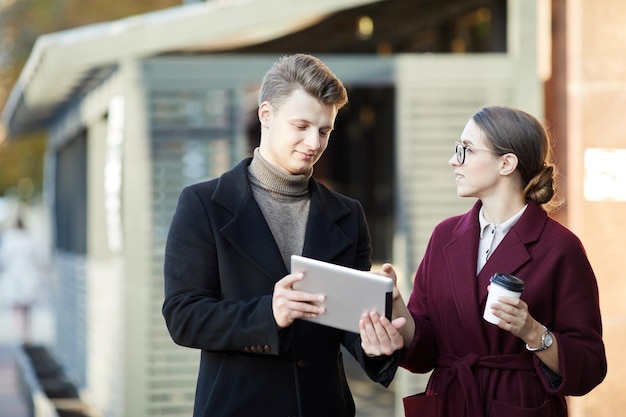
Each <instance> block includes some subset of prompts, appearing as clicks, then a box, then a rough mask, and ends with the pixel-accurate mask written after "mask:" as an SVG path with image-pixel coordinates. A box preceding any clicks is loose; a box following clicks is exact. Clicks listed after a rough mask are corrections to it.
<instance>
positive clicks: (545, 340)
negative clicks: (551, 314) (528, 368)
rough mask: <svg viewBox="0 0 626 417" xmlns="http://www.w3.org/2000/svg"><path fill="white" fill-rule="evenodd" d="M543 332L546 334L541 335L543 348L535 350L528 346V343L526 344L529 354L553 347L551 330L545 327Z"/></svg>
mask: <svg viewBox="0 0 626 417" xmlns="http://www.w3.org/2000/svg"><path fill="white" fill-rule="evenodd" d="M543 330H544V332H543V334H542V335H541V346H539V347H536V348H534V347H530V346H528V343H526V350H528V351H529V352H542V351H544V350H546V349H548V348H549V347H550V346H552V341H553V339H552V333H550V330H548V328H547V327H546V326H543Z"/></svg>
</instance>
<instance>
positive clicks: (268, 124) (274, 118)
mask: <svg viewBox="0 0 626 417" xmlns="http://www.w3.org/2000/svg"><path fill="white" fill-rule="evenodd" d="M336 116H337V110H336V108H335V106H334V105H327V104H322V103H320V102H319V101H318V100H317V99H316V98H314V97H312V96H311V95H309V94H308V93H305V92H304V91H303V90H300V89H298V90H295V91H294V92H293V93H292V94H291V95H290V96H289V97H287V98H286V99H285V100H284V101H283V103H282V104H281V106H280V108H278V109H276V108H275V107H273V106H272V104H271V103H270V102H268V101H264V102H263V103H261V105H260V106H259V120H260V122H261V145H260V152H261V156H263V158H265V160H267V161H268V162H269V163H271V164H272V165H274V166H276V167H278V168H280V169H282V170H283V171H285V172H288V173H289V174H293V175H295V174H301V173H304V172H307V171H308V170H309V169H310V168H311V167H313V165H314V164H315V163H316V162H317V161H318V160H319V159H320V157H321V156H322V154H323V153H324V150H326V146H327V145H328V139H329V138H330V132H332V130H333V126H334V123H335V117H336Z"/></svg>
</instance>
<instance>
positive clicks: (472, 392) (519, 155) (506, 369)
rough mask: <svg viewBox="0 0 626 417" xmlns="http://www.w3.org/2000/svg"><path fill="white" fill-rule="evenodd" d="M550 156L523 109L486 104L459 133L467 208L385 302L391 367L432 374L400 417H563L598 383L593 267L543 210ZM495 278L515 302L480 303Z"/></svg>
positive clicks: (549, 188)
mask: <svg viewBox="0 0 626 417" xmlns="http://www.w3.org/2000/svg"><path fill="white" fill-rule="evenodd" d="M549 158H550V144H549V138H548V134H547V132H546V130H545V129H544V127H543V126H542V125H541V123H540V122H539V121H537V119H536V118H534V117H533V116H531V115H529V114H527V113H525V112H523V111H520V110H517V109H511V108H505V107H486V108H483V109H482V110H480V111H479V112H478V113H476V114H474V116H473V117H472V118H471V119H470V120H469V121H468V123H467V125H466V126H465V129H464V130H463V133H462V135H461V139H460V142H459V143H457V144H456V152H455V155H454V156H453V157H452V158H451V159H450V161H449V163H450V165H451V166H452V167H454V175H455V178H456V185H457V193H458V195H460V196H461V197H474V198H477V199H478V201H477V202H476V204H475V205H474V207H473V208H472V209H471V210H470V211H469V212H467V213H465V214H463V215H461V216H456V217H452V218H449V219H447V220H444V221H443V222H441V223H440V224H439V225H438V226H437V227H436V228H435V230H434V232H433V234H432V237H431V239H430V242H429V244H428V247H427V249H426V253H425V255H424V258H423V260H422V262H421V264H420V266H419V268H418V270H417V274H416V276H415V282H414V288H413V292H412V294H411V297H410V300H409V303H408V306H407V307H408V311H406V310H405V311H404V312H403V313H401V312H400V313H399V312H398V309H399V308H401V307H399V303H396V304H395V308H396V312H395V313H396V314H403V315H404V316H405V317H407V323H406V325H405V326H404V327H402V328H401V329H400V330H399V331H400V333H401V334H402V336H403V337H404V340H405V346H406V353H405V356H404V359H403V363H402V364H401V366H403V367H405V368H406V369H409V370H410V371H412V372H419V373H425V372H428V371H430V370H433V373H432V375H431V377H430V380H429V382H428V386H427V389H426V392H425V393H423V394H419V395H416V396H412V397H408V398H405V400H404V402H405V412H406V415H407V416H410V417H413V416H435V415H438V416H455V417H460V416H469V417H484V416H509V417H511V416H559V417H560V416H567V406H566V402H565V396H568V395H583V394H585V393H587V392H589V391H590V390H591V389H592V388H594V387H595V386H597V385H598V384H599V383H600V382H601V381H602V380H603V378H604V376H605V374H606V368H607V364H606V356H605V351H604V344H603V341H602V325H601V319H600V309H599V301H598V289H597V283H596V279H595V276H594V273H593V270H592V268H591V266H590V264H589V261H588V259H587V256H586V254H585V250H584V248H583V246H582V245H581V243H580V241H579V240H578V238H577V237H576V236H575V235H574V234H573V233H572V232H570V231H569V230H567V229H566V228H565V227H563V226H561V225H560V224H559V223H557V222H556V221H555V220H553V219H551V218H550V217H548V214H547V212H546V211H545V210H544V208H543V207H545V208H546V209H550V208H551V207H552V206H554V205H555V204H554V194H555V187H554V176H555V167H554V166H553V165H552V163H551V162H550V159H549ZM383 269H384V271H386V272H387V274H389V275H392V276H394V275H395V274H394V272H393V269H391V266H390V265H385V266H384V268H383ZM496 273H504V274H512V275H515V276H517V277H519V278H521V279H522V280H523V281H524V284H525V290H524V292H523V294H522V296H521V299H515V298H509V297H501V298H499V299H498V301H499V302H497V303H494V304H492V305H489V306H485V302H486V298H487V291H488V286H489V279H490V277H492V276H493V275H494V274H496ZM485 307H486V308H489V309H492V311H493V313H494V315H495V316H497V317H498V318H499V319H500V321H499V323H498V324H497V325H493V324H490V323H488V322H487V321H485V320H484V319H483V318H482V314H483V310H484V308H485ZM409 312H410V314H409ZM367 324H369V323H366V325H367ZM364 343H368V341H367V340H366V341H364ZM372 343H374V342H372Z"/></svg>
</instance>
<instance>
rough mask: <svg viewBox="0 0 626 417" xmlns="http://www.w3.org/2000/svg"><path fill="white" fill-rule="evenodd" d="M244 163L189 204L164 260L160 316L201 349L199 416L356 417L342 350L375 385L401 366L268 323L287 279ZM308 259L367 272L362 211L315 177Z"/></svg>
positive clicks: (304, 325)
mask: <svg viewBox="0 0 626 417" xmlns="http://www.w3.org/2000/svg"><path fill="white" fill-rule="evenodd" d="M249 163H250V159H247V160H244V161H242V162H241V163H240V164H239V165H238V166H236V167H235V168H234V169H232V170H231V171H229V172H227V173H225V174H223V175H222V176H221V177H220V178H219V179H215V180H212V181H208V182H204V183H200V184H196V185H193V186H190V187H187V188H185V189H184V190H183V192H182V193H181V196H180V199H179V202H178V207H177V209H176V213H175V214H174V218H173V220H172V224H171V226H170V231H169V235H168V238H167V244H166V250H165V268H164V272H165V302H164V304H163V315H164V317H165V320H166V323H167V327H168V329H169V331H170V334H171V336H172V338H173V340H174V341H175V342H176V343H178V344H180V345H183V346H188V347H192V348H198V349H201V358H200V371H199V375H198V382H197V387H196V399H195V406H194V416H195V417H201V416H204V417H208V416H210V417H219V416H237V417H241V416H272V417H279V416H284V417H287V416H314V417H318V416H338V417H339V416H341V417H345V416H354V414H355V406H354V401H353V399H352V395H351V393H350V390H349V387H348V384H347V382H346V377H345V374H344V369H343V362H342V354H341V349H340V346H341V345H342V344H343V345H344V346H345V347H346V348H347V349H348V351H350V352H351V353H352V354H353V355H354V356H355V358H356V359H357V360H358V361H359V362H360V363H361V366H362V367H363V368H364V369H365V371H366V372H367V374H368V375H369V376H370V378H372V379H374V380H375V381H378V382H380V383H381V384H383V385H384V386H387V385H389V383H390V382H391V380H392V379H393V375H394V373H395V370H396V368H397V360H395V359H394V358H388V357H383V358H376V359H369V358H367V357H366V355H364V352H363V350H362V349H361V346H360V343H361V339H360V337H359V335H358V334H355V333H349V332H344V331H340V330H335V329H332V328H330V327H325V326H321V325H318V324H313V323H310V322H306V321H302V320H296V322H295V323H294V324H293V325H292V326H290V327H288V328H286V329H283V330H279V329H278V328H277V326H276V322H275V320H274V316H273V314H272V295H271V294H272V292H273V290H274V284H275V283H276V281H278V280H279V279H281V278H282V277H284V276H285V275H287V273H288V271H287V268H286V267H285V264H284V262H283V259H282V257H281V254H280V251H279V249H278V246H277V245H276V243H275V241H274V239H273V237H272V233H271V231H270V229H269V227H268V225H267V223H266V221H265V219H264V217H263V214H262V213H261V210H260V208H259V206H258V205H257V203H256V201H255V200H254V198H253V196H252V191H251V189H250V184H249V182H248V171H247V167H248V164H249ZM309 188H310V191H311V208H310V214H309V219H308V223H307V229H306V237H305V243H304V248H303V255H304V256H308V257H311V258H316V259H320V260H324V261H329V262H333V263H336V264H341V265H345V266H350V267H354V268H357V269H361V270H369V268H370V267H371V261H370V252H371V249H370V241H369V234H368V229H367V224H366V221H365V218H364V213H363V209H362V207H361V205H360V204H359V203H358V202H357V201H356V200H353V199H350V198H347V197H345V196H342V195H340V194H338V193H335V192H333V191H330V190H328V189H327V188H326V187H324V186H323V185H321V184H319V183H318V182H317V181H315V180H314V179H313V178H312V179H311V181H310V185H309Z"/></svg>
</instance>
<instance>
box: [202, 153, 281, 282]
mask: <svg viewBox="0 0 626 417" xmlns="http://www.w3.org/2000/svg"><path fill="white" fill-rule="evenodd" d="M249 163H250V159H246V160H244V161H242V162H241V163H240V164H239V165H238V166H237V167H235V168H234V169H233V170H231V171H229V172H226V173H225V174H223V175H222V177H221V178H220V182H219V184H218V186H217V188H216V190H215V193H214V194H213V196H212V199H213V200H214V201H215V202H216V203H218V204H220V205H221V206H223V207H224V208H225V209H227V210H228V211H229V212H230V213H231V215H232V217H231V218H230V219H227V220H226V221H225V223H224V225H223V226H222V228H221V230H220V232H221V233H222V235H223V236H224V238H225V239H226V240H227V241H228V242H229V243H230V244H231V245H232V246H233V248H234V249H235V250H236V251H238V252H239V253H240V254H241V256H242V257H243V258H246V259H248V260H249V261H250V262H252V263H253V264H254V265H256V266H257V268H259V269H260V270H261V271H262V272H263V273H264V274H265V275H266V276H267V277H268V279H270V280H271V281H272V282H276V281H277V280H279V279H280V278H282V277H283V276H285V275H287V268H286V267H285V264H284V263H283V259H282V257H281V255H280V250H279V249H278V246H277V245H276V242H275V241H274V236H273V235H272V232H271V230H270V228H269V226H268V224H267V222H266V221H265V217H263V213H262V212H261V208H260V207H259V205H258V204H257V202H256V200H255V199H254V197H253V196H252V190H251V189H250V184H249V181H248V169H247V168H248V165H249Z"/></svg>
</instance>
